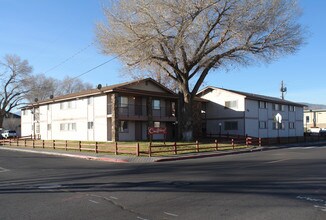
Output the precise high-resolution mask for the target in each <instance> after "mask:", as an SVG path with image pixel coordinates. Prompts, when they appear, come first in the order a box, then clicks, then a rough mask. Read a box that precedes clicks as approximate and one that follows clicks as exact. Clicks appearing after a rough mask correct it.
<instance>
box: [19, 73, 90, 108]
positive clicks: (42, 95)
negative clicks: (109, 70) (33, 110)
mask: <svg viewBox="0 0 326 220" xmlns="http://www.w3.org/2000/svg"><path fill="white" fill-rule="evenodd" d="M25 87H26V88H27V90H28V91H29V92H28V93H27V94H26V95H25V98H26V99H27V100H28V101H29V102H34V101H35V99H37V100H39V101H42V100H45V99H49V98H50V96H51V95H53V96H60V95H66V94H71V93H74V92H80V91H83V90H87V89H91V88H93V86H92V85H91V84H89V83H84V82H83V81H82V80H80V79H74V78H70V77H68V76H66V77H65V78H64V79H63V80H58V79H55V78H52V77H48V76H45V75H44V74H37V75H32V76H29V77H28V78H27V79H26V80H25Z"/></svg>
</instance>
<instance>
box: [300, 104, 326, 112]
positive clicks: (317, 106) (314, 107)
mask: <svg viewBox="0 0 326 220" xmlns="http://www.w3.org/2000/svg"><path fill="white" fill-rule="evenodd" d="M301 104H303V105H306V106H308V107H305V109H311V110H317V109H326V105H322V104H311V103H301Z"/></svg>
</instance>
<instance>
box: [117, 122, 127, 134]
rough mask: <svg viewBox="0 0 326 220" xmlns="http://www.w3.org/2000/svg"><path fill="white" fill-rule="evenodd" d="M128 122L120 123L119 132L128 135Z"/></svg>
mask: <svg viewBox="0 0 326 220" xmlns="http://www.w3.org/2000/svg"><path fill="white" fill-rule="evenodd" d="M128 131H129V130H128V122H127V121H120V122H119V132H121V133H128Z"/></svg>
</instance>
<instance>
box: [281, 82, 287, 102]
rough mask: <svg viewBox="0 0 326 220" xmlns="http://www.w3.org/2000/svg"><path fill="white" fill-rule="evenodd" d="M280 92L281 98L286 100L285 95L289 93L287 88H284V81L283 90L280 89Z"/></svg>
mask: <svg viewBox="0 0 326 220" xmlns="http://www.w3.org/2000/svg"><path fill="white" fill-rule="evenodd" d="M280 91H281V98H282V99H284V93H286V92H287V88H286V87H285V86H284V84H283V80H282V82H281V89H280Z"/></svg>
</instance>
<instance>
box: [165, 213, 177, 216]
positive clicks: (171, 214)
mask: <svg viewBox="0 0 326 220" xmlns="http://www.w3.org/2000/svg"><path fill="white" fill-rule="evenodd" d="M164 214H166V215H170V216H173V217H178V215H176V214H173V213H170V212H164Z"/></svg>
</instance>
